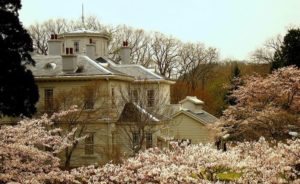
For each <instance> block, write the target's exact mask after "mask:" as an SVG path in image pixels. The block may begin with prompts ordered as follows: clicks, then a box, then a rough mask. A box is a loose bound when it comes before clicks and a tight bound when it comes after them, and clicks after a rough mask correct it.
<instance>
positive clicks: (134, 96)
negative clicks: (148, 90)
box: [131, 89, 138, 103]
mask: <svg viewBox="0 0 300 184" xmlns="http://www.w3.org/2000/svg"><path fill="white" fill-rule="evenodd" d="M131 100H132V102H135V103H138V91H137V90H136V89H135V90H131Z"/></svg>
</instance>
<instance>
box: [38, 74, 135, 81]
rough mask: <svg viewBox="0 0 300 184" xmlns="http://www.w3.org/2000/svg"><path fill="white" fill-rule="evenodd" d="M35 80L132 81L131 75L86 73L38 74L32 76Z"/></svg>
mask: <svg viewBox="0 0 300 184" xmlns="http://www.w3.org/2000/svg"><path fill="white" fill-rule="evenodd" d="M34 79H35V81H37V82H44V81H87V80H97V79H105V80H122V81H131V82H132V81H134V78H133V77H127V76H119V75H87V76H38V77H34Z"/></svg>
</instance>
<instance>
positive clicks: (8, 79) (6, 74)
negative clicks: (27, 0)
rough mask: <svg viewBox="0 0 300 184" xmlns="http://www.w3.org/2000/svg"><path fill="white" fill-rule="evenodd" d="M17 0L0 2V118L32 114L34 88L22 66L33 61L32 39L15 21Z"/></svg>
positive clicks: (30, 77) (30, 74)
mask: <svg viewBox="0 0 300 184" xmlns="http://www.w3.org/2000/svg"><path fill="white" fill-rule="evenodd" d="M20 8H21V1H20V0H5V1H3V0H1V1H0V17H1V18H0V117H3V116H5V115H7V116H20V115H22V116H28V117H30V116H31V115H32V114H33V113H35V112H36V108H35V103H36V102H37V101H38V97H39V96H38V88H37V86H36V84H35V82H34V77H33V75H32V72H31V71H30V70H28V69H26V65H34V64H35V62H34V61H33V59H32V58H31V56H30V53H29V52H32V51H33V46H32V40H31V38H30V36H29V34H28V33H27V31H26V30H25V29H24V28H23V26H22V24H21V23H20V21H19V14H18V10H20Z"/></svg>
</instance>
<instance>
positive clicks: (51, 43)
mask: <svg viewBox="0 0 300 184" xmlns="http://www.w3.org/2000/svg"><path fill="white" fill-rule="evenodd" d="M61 43H62V41H61V40H58V39H57V34H51V36H50V40H48V54H49V55H61Z"/></svg>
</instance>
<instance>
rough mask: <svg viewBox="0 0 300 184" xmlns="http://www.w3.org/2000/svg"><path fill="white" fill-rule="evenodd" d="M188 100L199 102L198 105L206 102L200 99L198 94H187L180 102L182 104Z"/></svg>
mask: <svg viewBox="0 0 300 184" xmlns="http://www.w3.org/2000/svg"><path fill="white" fill-rule="evenodd" d="M186 101H190V102H192V103H194V104H197V105H202V104H204V102H203V101H202V100H200V99H198V98H197V97H196V96H186V97H185V99H183V100H181V101H180V102H179V103H180V104H182V103H184V102H186Z"/></svg>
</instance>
